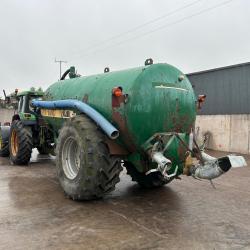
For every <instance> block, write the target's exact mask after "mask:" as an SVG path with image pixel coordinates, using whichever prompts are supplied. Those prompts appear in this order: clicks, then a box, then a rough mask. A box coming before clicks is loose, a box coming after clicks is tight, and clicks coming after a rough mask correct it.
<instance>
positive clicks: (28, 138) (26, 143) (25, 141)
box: [9, 120, 33, 165]
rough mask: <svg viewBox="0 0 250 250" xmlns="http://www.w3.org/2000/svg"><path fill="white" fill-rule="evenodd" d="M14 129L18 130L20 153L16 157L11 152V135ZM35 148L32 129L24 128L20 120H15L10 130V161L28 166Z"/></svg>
mask: <svg viewBox="0 0 250 250" xmlns="http://www.w3.org/2000/svg"><path fill="white" fill-rule="evenodd" d="M13 129H15V130H16V133H17V138H18V151H17V153H16V155H13V154H12V150H11V134H12V131H13ZM32 148H33V140H32V132H31V128H30V127H28V126H24V124H23V123H22V122H21V121H19V120H14V121H13V122H12V124H11V128H10V139H9V151H10V160H11V162H12V163H14V164H16V165H26V164H28V163H29V161H30V157H31V153H32Z"/></svg>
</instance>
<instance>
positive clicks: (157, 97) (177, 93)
mask: <svg viewBox="0 0 250 250" xmlns="http://www.w3.org/2000/svg"><path fill="white" fill-rule="evenodd" d="M116 87H121V90H122V95H120V96H119V95H117V96H116V95H114V93H113V92H112V91H113V89H114V88H116ZM44 99H45V100H63V99H78V100H80V101H83V102H85V103H87V104H88V105H90V106H91V107H93V108H94V109H96V110H97V111H98V112H100V113H101V114H102V115H103V116H104V117H105V118H106V119H107V120H109V121H110V122H111V123H112V124H114V125H115V126H116V127H117V129H118V130H119V131H120V140H121V142H122V143H123V145H124V146H125V147H127V148H128V149H129V150H130V151H133V150H138V149H140V147H141V146H142V144H143V143H145V142H146V141H147V140H148V139H149V138H150V137H152V136H153V135H154V134H156V133H160V132H180V133H187V134H189V133H190V131H191V128H192V126H193V124H194V121H195V115H196V104H195V102H196V98H195V95H194V91H193V89H192V86H191V84H190V82H189V80H188V79H187V77H186V76H185V75H184V74H183V73H182V72H181V71H179V70H178V69H177V68H175V67H173V66H171V65H169V64H152V65H148V66H144V67H138V68H132V69H127V70H122V71H116V72H108V73H104V74H99V75H92V76H84V77H77V78H73V79H67V80H64V81H59V82H56V83H54V84H53V85H51V86H50V87H49V88H48V89H47V91H46V93H45V98H44ZM52 125H53V124H52Z"/></svg>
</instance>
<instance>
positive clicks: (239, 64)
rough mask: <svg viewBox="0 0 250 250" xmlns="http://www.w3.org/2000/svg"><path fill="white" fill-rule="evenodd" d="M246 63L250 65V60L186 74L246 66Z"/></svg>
mask: <svg viewBox="0 0 250 250" xmlns="http://www.w3.org/2000/svg"><path fill="white" fill-rule="evenodd" d="M247 65H250V62H245V63H238V64H234V65H229V66H224V67H219V68H214V69H207V70H201V71H197V72H192V73H187V74H186V75H188V76H190V75H198V74H203V73H208V72H214V71H219V70H225V69H230V68H237V67H242V66H247Z"/></svg>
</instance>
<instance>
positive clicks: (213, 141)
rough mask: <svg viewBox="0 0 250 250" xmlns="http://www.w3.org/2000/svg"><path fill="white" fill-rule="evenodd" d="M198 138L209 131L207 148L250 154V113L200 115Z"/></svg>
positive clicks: (197, 120)
mask: <svg viewBox="0 0 250 250" xmlns="http://www.w3.org/2000/svg"><path fill="white" fill-rule="evenodd" d="M196 130H198V131H199V132H198V138H199V140H201V138H202V137H203V136H204V134H205V133H209V135H210V136H209V141H208V144H207V148H209V149H213V150H221V151H228V152H235V153H242V154H250V115H246V114H245V115H198V116H197V118H196Z"/></svg>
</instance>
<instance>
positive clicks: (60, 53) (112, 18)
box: [0, 0, 250, 96]
mask: <svg viewBox="0 0 250 250" xmlns="http://www.w3.org/2000/svg"><path fill="white" fill-rule="evenodd" d="M219 4H221V5H219ZM216 6H217V7H216ZM162 16H164V17H163V18H161V17H162ZM146 23H147V24H146ZM138 26H141V27H138ZM137 27H138V28H137ZM249 27H250V1H249V0H232V1H230V2H229V1H226V0H209V1H208V0H199V1H198V0H196V1H195V0H102V1H101V0H71V1H69V0H67V1H66V0H0V56H1V57H0V72H1V79H0V91H1V92H2V89H3V88H4V89H6V91H7V92H8V93H9V92H10V91H13V90H14V89H15V88H18V89H22V90H23V89H27V88H30V87H31V86H35V87H39V86H42V87H43V89H46V88H47V87H48V86H49V85H50V84H52V83H53V82H55V81H57V79H58V77H59V64H56V63H55V62H54V59H55V57H56V58H57V59H61V60H66V61H68V63H67V64H63V65H62V66H63V71H65V70H66V69H67V68H68V67H69V66H71V65H75V66H76V68H77V70H78V72H79V73H80V74H82V75H89V74H95V73H100V72H103V69H104V68H105V67H106V66H109V67H110V69H111V70H120V69H125V68H130V67H136V66H139V65H143V63H144V61H145V59H146V58H149V57H151V58H153V59H154V62H155V63H156V62H167V63H169V64H173V65H175V66H177V67H178V68H180V69H181V70H182V71H183V72H185V73H188V72H194V71H199V70H204V69H210V68H215V67H220V66H226V65H231V64H237V63H242V62H248V61H250V32H249ZM135 28H137V29H135ZM131 30H132V31H131ZM127 31H131V32H127ZM0 96H2V93H0Z"/></svg>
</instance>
